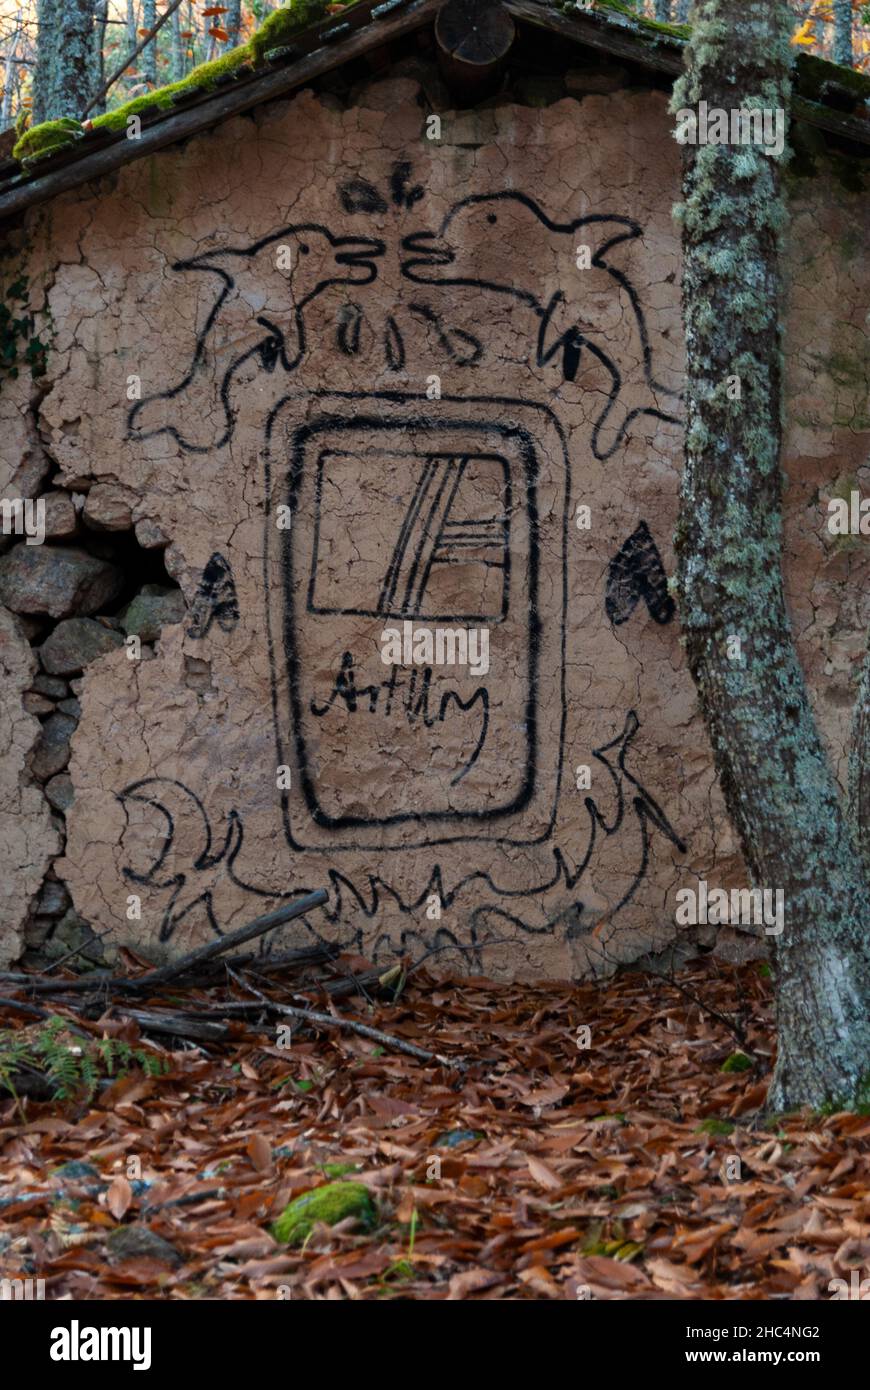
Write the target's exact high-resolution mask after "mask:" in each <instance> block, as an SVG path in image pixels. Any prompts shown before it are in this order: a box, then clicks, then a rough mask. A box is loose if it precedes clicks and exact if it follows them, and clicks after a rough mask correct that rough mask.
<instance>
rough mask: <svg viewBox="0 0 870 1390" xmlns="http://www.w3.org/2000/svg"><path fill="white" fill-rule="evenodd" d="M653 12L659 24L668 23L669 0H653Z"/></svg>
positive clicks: (669, 14) (669, 19)
mask: <svg viewBox="0 0 870 1390" xmlns="http://www.w3.org/2000/svg"><path fill="white" fill-rule="evenodd" d="M653 13H654V15H655V18H656V19H657V20H658V21H659V23H660V24H670V21H671V0H655V5H654V6H653Z"/></svg>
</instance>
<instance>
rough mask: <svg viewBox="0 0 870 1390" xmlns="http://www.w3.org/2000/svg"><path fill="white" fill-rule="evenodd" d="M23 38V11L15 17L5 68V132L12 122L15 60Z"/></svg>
mask: <svg viewBox="0 0 870 1390" xmlns="http://www.w3.org/2000/svg"><path fill="white" fill-rule="evenodd" d="M20 38H21V10H19V11H18V13H17V14H16V16H15V28H14V30H13V31H12V37H11V38H10V40H9V51H8V52H7V54H6V62H5V64H4V68H3V105H2V107H0V130H5V129H6V127H7V126H8V125H9V124H10V122H11V120H12V93H13V90H14V87H15V80H14V79H15V68H16V63H15V59H16V56H17V52H18V40H19V39H20Z"/></svg>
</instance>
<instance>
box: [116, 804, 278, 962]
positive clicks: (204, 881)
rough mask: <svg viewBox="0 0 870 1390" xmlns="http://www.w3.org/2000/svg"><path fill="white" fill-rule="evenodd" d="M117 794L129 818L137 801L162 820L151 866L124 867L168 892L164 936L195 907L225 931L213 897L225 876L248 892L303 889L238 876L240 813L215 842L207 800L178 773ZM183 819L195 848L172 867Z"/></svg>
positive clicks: (137, 880)
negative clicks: (266, 885) (267, 886)
mask: <svg viewBox="0 0 870 1390" xmlns="http://www.w3.org/2000/svg"><path fill="white" fill-rule="evenodd" d="M116 800H117V801H118V802H119V803H120V805H121V807H122V809H123V811H124V815H125V818H126V820H127V823H128V824H129V811H128V807H129V805H130V804H131V803H136V802H138V803H140V804H142V805H145V806H150V807H152V808H153V809H154V810H155V811H157V812H158V813H159V814H160V815H161V816H162V817H163V820H164V832H163V835H162V836H160V837H159V843H160V846H161V847H160V849H159V850H158V852H157V854H156V855H155V857H154V859H153V861H152V862H151V863H150V864H149V865H148V867H147V868H146V869H144V870H141V869H140V870H137V869H134V868H133V867H132V866H130V865H129V864H128V865H125V866H124V868H123V869H122V873H123V875H124V878H125V879H126V880H127V881H128V883H134V884H136V885H138V886H141V887H147V888H151V889H154V890H155V891H160V892H168V893H169V894H170V897H169V901H168V902H167V904H166V906H165V908H164V911H163V918H162V921H161V924H160V929H159V932H158V937H159V940H160V941H169V940H171V938H172V936H173V935H174V933H175V931H176V930H177V928H178V927H179V926H180V925H181V923H182V922H183V921H184V920H185V919H186V918H187V917H189V916H190V915H191V914H192V913H195V912H197V910H199V912H201V913H202V914H203V915H204V916H205V918H206V920H207V921H208V923H209V926H210V927H211V929H212V931H213V932H214V933H215V934H216V935H218V936H222V935H223V932H222V929H221V926H220V924H219V922H218V919H217V914H216V912H215V907H214V901H213V897H214V892H215V887H216V884H217V882H218V880H219V879H220V878H221V877H223V876H225V877H226V878H227V879H228V880H229V881H230V882H232V883H235V884H236V886H237V887H239V888H242V889H243V890H244V891H245V892H247V893H254V894H258V895H259V896H261V897H264V898H272V897H283V896H287V897H298V896H300V895H301V892H302V890H294V891H293V892H292V893H291V894H282V893H277V894H276V893H272V892H268V891H265V892H264V891H262V890H261V889H259V888H257V887H256V886H254V885H252V884H250V883H247V882H244V881H242V880H240V879H239V878H237V876H236V874H235V870H234V865H235V861H236V859H237V858H238V855H239V852H240V850H241V848H242V843H243V840H244V830H243V827H242V821H241V817H240V816H239V814H238V812H237V811H235V810H231V811H230V812H229V814H228V815H227V818H226V829H225V831H224V835H223V840H222V843H220V844H219V845H218V847H217V848H215V847H214V846H215V837H214V834H213V831H212V826H211V821H210V819H209V816H208V814H207V812H206V809H205V806H204V805H203V803H202V801H201V799H200V798H199V797H198V796H197V794H196V792H194V791H192V790H191V788H190V787H188V786H185V784H184V783H183V782H180V781H178V779H177V778H173V777H144V778H142V779H140V780H139V781H137V782H131V783H130V784H129V786H127V787H124V789H123V790H122V791H121V792H119V793H118V794H117V796H116ZM180 823H185V825H186V827H188V828H190V827H192V838H193V840H194V842H195V843H196V845H197V850H196V852H195V853H193V854H192V855H191V856H190V857H189V861H188V863H187V865H186V866H185V868H183V869H179V868H173V870H172V871H170V870H169V868H168V866H167V860H168V859H169V858H170V855H171V854H173V853H174V852H175V839H176V832H177V829H178V826H179V824H180Z"/></svg>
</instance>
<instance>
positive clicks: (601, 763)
mask: <svg viewBox="0 0 870 1390" xmlns="http://www.w3.org/2000/svg"><path fill="white" fill-rule="evenodd" d="M273 40H274V41H271V40H270V39H269V35H268V34H267V35H266V36H265V37H261V38H260V40H259V43H258V44H257V45H256V46H254V47H251V46H250V45H249V46H248V51H241V50H240V54H241V56H239V57H238V58H237V59H234V60H233V62H232V63H231V64H227V65H225V68H224V69H221V70H220V71H211V72H206V73H204V74H202V73H200V75H199V76H197V75H196V74H194V77H193V78H192V79H188V81H187V82H186V83H185V84H183V87H182V89H180V90H173V89H167V90H164V91H163V92H158V93H153V94H151V95H150V96H149V97H148V98H142V99H140V100H139V101H137V102H136V103H134V104H133V106H132V107H131V108H126V109H125V108H122V109H121V110H120V112H114V113H112V114H111V118H106V119H104V120H103V121H102V122H95V123H94V124H93V125H92V126H90V127H87V128H76V126H75V123H69V124H68V126H67V128H66V129H64V130H55V131H52V132H49V133H48V136H49V138H46V139H44V140H42V143H40V140H39V139H38V138H32V139H31V140H30V141H29V142H28V141H25V142H22V143H20V144H19V145H18V146H17V157H13V156H12V154H11V153H10V150H9V142H7V144H6V147H5V149H6V153H5V157H4V160H3V162H2V164H0V218H2V219H3V256H2V260H0V287H2V294H3V301H2V302H3V306H4V309H3V314H2V332H3V346H2V352H0V363H2V367H3V377H4V379H3V382H2V390H0V431H2V450H0V498H2V499H3V501H4V504H5V503H12V502H14V501H15V500H16V499H27V500H29V501H31V502H32V503H33V504H34V505H33V506H32V507H31V509H30V511H29V512H28V510H27V509H26V508H24V507H22V508H19V509H17V510H16V509H15V508H14V507H11V506H4V534H3V536H2V537H0V545H2V554H0V605H2V606H0V666H2V683H0V747H2V772H0V823H2V824H0V871H2V882H3V893H2V901H0V962H2V963H3V964H6V963H8V962H10V961H13V960H15V959H18V958H21V956H22V955H25V957H26V956H27V955H28V954H30V955H31V956H33V955H34V954H35V953H41V954H42V956H43V957H45V956H46V955H47V956H49V957H54V958H55V959H57V958H59V957H60V956H61V955H63V954H65V953H67V952H69V951H70V950H74V949H76V948H81V951H80V954H79V956H78V960H79V961H80V962H84V963H86V964H87V963H111V962H112V961H113V960H114V959H115V958H116V956H117V951H118V948H119V947H121V946H124V945H127V946H130V947H132V948H133V949H134V950H135V951H136V952H138V953H140V954H141V955H142V956H146V957H150V958H152V959H159V958H161V957H166V956H167V955H172V954H177V953H179V952H181V951H184V950H189V949H190V948H191V947H192V946H193V945H196V944H199V943H200V942H202V941H205V940H207V939H208V938H209V937H210V935H211V934H213V933H215V932H226V931H227V930H230V929H232V928H235V927H238V926H240V925H242V924H243V923H244V922H246V921H247V920H249V919H251V918H254V917H256V916H258V915H259V914H261V913H262V912H264V911H266V910H268V909H269V908H270V907H274V906H278V905H280V904H281V903H282V902H283V901H286V900H288V899H293V898H295V897H297V896H298V895H299V894H300V893H301V892H303V891H307V890H312V889H315V888H319V887H323V888H325V889H326V890H327V891H328V894H329V899H328V903H327V905H326V908H325V910H323V911H319V912H316V913H312V914H311V915H310V916H308V917H306V918H304V919H300V920H297V921H294V922H293V923H291V924H289V925H288V926H287V927H286V928H285V929H282V931H281V932H280V933H278V934H277V935H278V936H279V937H280V944H281V948H282V949H286V948H287V947H288V946H292V945H297V944H302V943H304V942H307V941H310V940H311V938H312V937H313V936H317V937H319V938H322V939H326V940H328V941H331V942H338V943H340V944H342V945H343V946H345V947H346V948H347V949H349V950H357V951H361V952H363V953H365V954H366V955H368V956H369V957H370V958H372V959H374V960H375V961H376V962H379V963H380V962H385V963H389V962H391V961H392V960H393V959H395V958H396V957H398V956H401V955H404V954H407V955H410V956H413V957H419V956H420V955H421V954H422V953H424V952H426V951H431V950H433V949H435V948H442V947H443V948H448V949H444V950H441V952H440V954H439V955H438V956H437V957H436V958H435V959H434V960H433V964H439V965H440V964H443V965H444V966H445V967H448V968H450V969H467V970H474V971H484V972H486V973H489V974H494V975H512V976H515V977H534V976H545V975H550V976H559V977H563V976H564V977H568V976H575V977H576V976H578V975H581V974H585V975H590V974H594V973H600V972H606V971H609V970H612V969H614V968H615V967H616V966H617V965H618V964H620V963H628V962H631V961H634V960H637V959H638V958H640V957H644V956H649V955H650V954H656V953H660V952H663V951H665V950H666V949H668V948H669V947H670V946H671V945H672V943H673V942H674V939H675V938H676V937H681V934H683V933H685V932H686V931H687V929H686V928H684V927H681V926H679V925H677V922H676V920H675V897H676V893H677V891H678V890H679V889H680V888H681V887H685V886H693V885H694V886H697V884H698V882H699V880H700V881H704V882H706V883H707V884H709V885H710V886H711V887H712V886H713V885H736V886H742V885H744V884H745V883H746V871H745V868H744V866H743V864H742V862H741V859H740V855H739V849H738V846H737V845H736V843H735V841H734V838H733V836H732V832H731V830H730V829H729V825H728V822H727V819H726V817H725V815H724V810H723V804H722V800H721V797H720V794H719V792H718V789H717V785H716V780H715V776H714V770H713V764H712V757H711V753H710V749H709V746H708V742H707V739H706V735H705V731H704V728H703V724H702V721H701V719H700V716H699V714H698V711H697V705H696V699H695V694H694V688H693V685H692V682H691V679H690V677H689V675H688V673H687V671H686V670H685V667H684V662H683V657H682V650H681V645H680V627H679V616H678V613H677V612H676V609H675V604H674V600H673V598H672V596H671V593H670V590H669V586H668V576H670V575H671V574H672V571H673V552H672V542H671V537H672V533H673V530H674V523H675V519H676V513H677V495H678V484H679V474H680V467H681V460H682V437H681V436H682V422H683V405H682V399H681V392H682V384H683V348H682V341H681V327H680V307H679V305H680V241H679V232H678V229H677V227H676V224H675V222H674V219H673V216H672V210H673V207H674V204H675V203H677V202H678V201H679V197H680V165H681V152H680V148H679V146H678V144H677V143H676V141H675V139H674V120H673V117H672V116H671V115H669V113H668V103H669V96H670V91H671V87H672V84H673V80H674V77H675V74H676V73H677V72H678V71H679V69H680V66H681V63H682V48H683V45H684V42H685V31H684V30H681V29H678V28H669V27H666V26H664V27H663V26H655V25H652V24H649V23H646V22H642V21H640V20H638V19H637V18H636V17H635V18H631V17H630V16H629V15H628V14H627V13H625V12H624V11H623V9H622V8H621V7H620V6H619V5H617V4H615V3H614V4H608V3H605V0H600V3H599V4H598V5H597V6H595V7H594V8H593V9H592V11H591V12H588V13H587V12H585V11H584V10H583V9H581V8H573V9H572V8H570V7H567V6H566V7H565V9H564V10H563V11H560V10H559V9H558V8H556V7H555V6H552V5H549V4H545V3H541V0H504V3H503V4H502V5H501V6H500V7H498V8H493V7H490V8H489V9H487V10H486V11H483V10H482V9H481V7H480V6H477V7H475V6H474V5H471V4H469V3H467V2H466V3H464V4H457V3H452V4H447V5H445V6H443V7H441V8H439V4H438V3H436V0H410V2H409V3H404V2H403V0H399V3H388V4H383V5H378V6H375V7H374V8H372V6H371V5H370V4H368V3H359V4H357V5H355V6H354V7H352V8H350V9H348V10H347V11H346V12H345V13H343V14H341V13H333V14H330V15H329V16H328V17H327V18H326V20H325V21H324V22H321V23H320V24H319V25H318V26H315V27H313V28H307V29H305V30H303V31H301V32H298V33H289V32H287V31H286V30H284V31H278V30H274V31H273ZM867 85H868V84H867V83H866V82H865V81H864V79H859V78H857V77H856V75H855V74H851V73H849V72H847V71H844V70H842V69H839V68H836V67H833V66H832V65H830V64H827V63H824V62H820V61H818V60H815V59H811V58H806V57H804V56H801V57H800V59H799V60H798V68H797V89H796V91H797V94H796V97H795V104H794V112H793V115H794V116H795V118H796V120H795V124H794V127H793V131H792V141H793V144H794V148H795V154H794V158H793V159H792V161H791V164H790V166H789V172H788V175H787V178H788V183H789V189H790V198H791V212H792V223H791V231H790V249H789V260H788V265H787V277H788V285H787V289H788V320H787V367H788V370H787V412H788V431H787V439H786V447H785V454H784V469H785V472H786V474H787V489H786V537H785V568H786V582H787V589H788V596H789V602H790V605H791V613H792V618H793V622H794V629H795V633H796V636H797V640H798V643H799V647H800V654H801V657H802V660H803V663H804V667H805V669H806V671H807V674H808V678H809V681H810V683H811V686H812V690H813V694H814V699H815V702H816V707H817V712H818V717H819V720H820V723H821V726H822V728H823V731H824V735H825V738H826V739H827V741H828V744H829V746H830V748H831V749H832V751H833V754H834V756H835V758H836V760H837V762H838V766H839V767H840V769H841V770H842V772H843V775H844V777H845V756H844V747H845V744H846V740H847V737H848V723H849V712H850V708H851V705H852V702H853V695H854V684H855V680H856V676H857V664H858V658H859V656H860V654H861V653H862V651H863V648H864V643H865V634H866V631H867V628H868V620H870V595H868V590H867V573H868V541H867V539H866V538H865V537H862V536H861V535H860V534H858V535H848V536H839V535H834V534H832V533H831V532H830V530H829V529H828V526H827V517H828V511H827V504H828V501H829V499H831V498H834V497H844V498H848V497H850V495H851V493H852V492H853V491H856V490H857V491H860V490H861V487H862V484H863V487H864V490H865V491H866V490H867V487H868V485H870V477H868V469H867V452H866V440H867V431H868V429H870V414H868V404H867V393H868V364H870V354H868V337H867V323H868V319H867V315H868V311H870V270H868V266H867V263H866V260H865V259H863V258H862V255H861V250H862V244H863V243H864V238H865V233H866V228H867V219H868V207H870V198H868V193H867V191H866V170H867V155H868V144H870V125H868V121H867V107H866V88H867ZM37 501H41V502H43V503H44V507H42V508H41V509H40V508H38V507H37V506H36V505H35V504H36V502H37ZM40 513H41V515H42V517H43V523H44V538H42V540H41V543H40V536H39V535H38V534H37V530H38V517H39V515H40ZM28 516H29V517H30V519H31V521H32V523H33V528H32V534H30V535H26V534H22V533H21V532H20V528H19V531H16V529H15V526H14V525H13V524H12V522H15V521H18V520H21V519H22V518H23V519H24V520H25V521H26V519H27V518H28ZM7 523H8V524H7ZM761 931H762V929H759V928H755V929H754V930H753V929H752V928H749V929H745V927H740V928H738V927H736V926H735V925H733V924H732V925H730V926H720V927H718V928H716V927H715V926H714V927H712V928H710V929H709V932H708V933H707V934H706V935H705V931H704V929H701V928H699V929H698V931H697V932H694V933H690V935H691V943H692V945H693V946H695V945H702V946H704V945H706V946H710V945H712V944H713V943H714V938H715V939H716V942H717V947H718V949H721V950H723V951H731V952H737V951H740V950H741V949H749V948H751V947H752V945H753V943H755V944H757V946H758V948H759V949H761V950H764V940H763V935H762V934H761ZM759 936H760V941H759V940H758V938H759ZM272 944H274V943H270V942H268V941H267V943H266V947H265V948H266V949H268V948H269V946H270V945H272ZM455 947H461V948H464V949H463V950H461V951H457V950H455V949H453V948H455Z"/></svg>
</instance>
